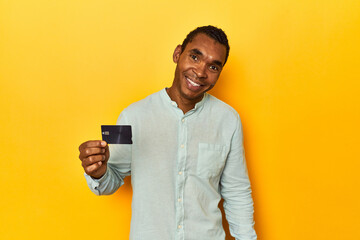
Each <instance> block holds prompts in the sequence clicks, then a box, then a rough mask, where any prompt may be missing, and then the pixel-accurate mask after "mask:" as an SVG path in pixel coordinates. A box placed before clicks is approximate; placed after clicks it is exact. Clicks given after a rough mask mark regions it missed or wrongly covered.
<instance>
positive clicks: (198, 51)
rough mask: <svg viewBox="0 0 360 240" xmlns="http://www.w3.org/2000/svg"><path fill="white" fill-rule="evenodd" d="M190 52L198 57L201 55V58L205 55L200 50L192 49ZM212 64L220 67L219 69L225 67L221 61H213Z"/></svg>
mask: <svg viewBox="0 0 360 240" xmlns="http://www.w3.org/2000/svg"><path fill="white" fill-rule="evenodd" d="M190 52H191V53H194V54H196V55H199V56H203V55H204V54H203V53H202V52H201V51H200V50H199V49H197V48H194V49H191V50H190ZM212 63H213V64H215V65H218V66H219V67H222V66H223V64H222V62H221V61H219V60H214V61H212Z"/></svg>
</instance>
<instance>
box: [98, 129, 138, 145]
mask: <svg viewBox="0 0 360 240" xmlns="http://www.w3.org/2000/svg"><path fill="white" fill-rule="evenodd" d="M101 133H102V140H104V141H106V142H107V143H109V144H132V143H133V142H132V132H131V126H130V125H101Z"/></svg>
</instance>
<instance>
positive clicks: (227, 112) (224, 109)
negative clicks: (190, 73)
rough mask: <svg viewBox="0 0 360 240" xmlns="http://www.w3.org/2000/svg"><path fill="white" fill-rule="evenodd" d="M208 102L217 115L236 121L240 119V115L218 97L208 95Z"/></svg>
mask: <svg viewBox="0 0 360 240" xmlns="http://www.w3.org/2000/svg"><path fill="white" fill-rule="evenodd" d="M208 102H209V103H210V104H209V105H210V107H211V109H213V110H215V111H216V114H218V115H222V116H224V117H229V118H234V119H239V118H240V117H239V113H238V112H237V111H236V110H235V109H234V108H233V107H232V106H230V105H229V104H227V103H226V102H224V101H222V100H220V99H218V98H217V97H215V96H213V95H210V94H208Z"/></svg>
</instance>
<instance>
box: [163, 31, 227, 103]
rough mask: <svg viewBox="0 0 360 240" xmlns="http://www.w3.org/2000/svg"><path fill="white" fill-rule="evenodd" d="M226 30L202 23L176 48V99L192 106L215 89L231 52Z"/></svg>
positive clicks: (173, 92)
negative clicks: (202, 25)
mask: <svg viewBox="0 0 360 240" xmlns="http://www.w3.org/2000/svg"><path fill="white" fill-rule="evenodd" d="M228 50H229V45H228V41H227V37H226V35H225V33H224V32H223V31H222V30H220V29H218V28H215V27H212V26H207V27H199V28H197V29H195V30H194V31H192V32H191V33H189V34H188V36H187V37H186V39H185V40H184V42H183V44H182V45H178V46H177V47H176V48H175V51H174V54H173V61H174V62H175V63H176V69H175V77H174V81H173V85H172V86H171V88H170V89H169V91H168V93H169V95H170V97H171V98H172V99H173V100H176V102H177V103H178V104H179V102H182V103H185V102H186V103H187V104H188V105H189V106H192V105H195V103H196V102H199V101H200V100H201V99H202V98H203V96H204V93H205V92H207V91H209V90H210V89H212V88H213V87H214V86H215V84H216V82H217V80H218V79H219V76H220V73H221V71H222V69H223V67H224V65H225V62H226V59H227V56H228V54H229V51H228Z"/></svg>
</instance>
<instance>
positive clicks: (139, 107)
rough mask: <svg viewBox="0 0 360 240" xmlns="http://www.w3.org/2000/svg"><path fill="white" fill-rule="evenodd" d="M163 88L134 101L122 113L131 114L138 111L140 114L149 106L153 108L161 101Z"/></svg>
mask: <svg viewBox="0 0 360 240" xmlns="http://www.w3.org/2000/svg"><path fill="white" fill-rule="evenodd" d="M162 91H163V90H160V91H158V92H155V93H152V94H150V95H148V96H146V97H145V98H143V99H141V100H138V101H136V102H133V103H132V104H130V105H129V106H128V107H126V108H125V109H124V110H123V111H122V113H126V114H131V113H136V114H139V111H140V112H144V111H146V110H148V109H149V108H152V107H153V106H156V105H158V104H159V103H160V102H161V94H162Z"/></svg>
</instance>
